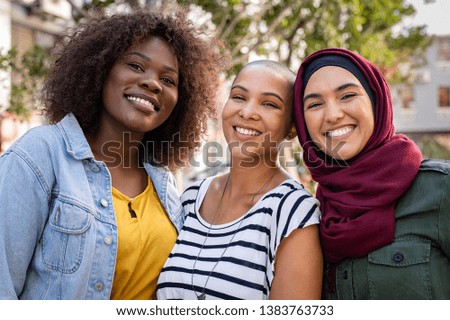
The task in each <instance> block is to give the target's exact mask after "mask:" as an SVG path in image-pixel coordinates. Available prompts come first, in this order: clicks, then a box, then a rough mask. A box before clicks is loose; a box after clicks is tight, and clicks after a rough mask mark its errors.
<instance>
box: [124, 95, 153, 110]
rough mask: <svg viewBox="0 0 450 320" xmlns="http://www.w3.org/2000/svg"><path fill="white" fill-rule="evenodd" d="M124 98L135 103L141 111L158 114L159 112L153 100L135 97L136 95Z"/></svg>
mask: <svg viewBox="0 0 450 320" xmlns="http://www.w3.org/2000/svg"><path fill="white" fill-rule="evenodd" d="M125 98H127V99H128V100H129V101H132V102H134V103H136V104H137V105H138V106H141V108H140V109H142V111H146V112H148V111H156V112H158V111H159V110H160V107H159V105H158V102H157V101H156V100H155V99H152V98H150V97H145V96H137V95H125Z"/></svg>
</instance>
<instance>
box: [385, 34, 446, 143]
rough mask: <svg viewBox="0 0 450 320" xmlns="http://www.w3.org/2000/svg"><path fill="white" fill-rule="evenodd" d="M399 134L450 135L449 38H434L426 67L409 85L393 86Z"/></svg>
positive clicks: (421, 69)
mask: <svg viewBox="0 0 450 320" xmlns="http://www.w3.org/2000/svg"><path fill="white" fill-rule="evenodd" d="M392 94H393V99H394V122H395V126H396V131H397V132H400V133H405V134H408V135H409V136H411V137H413V138H415V139H417V138H420V137H421V136H423V135H442V134H450V35H448V36H435V37H434V41H433V43H432V45H431V46H430V47H429V48H428V50H427V52H426V64H425V65H424V66H422V67H420V68H418V69H417V70H415V71H414V73H413V81H412V82H411V83H409V84H404V85H400V86H393V90H392Z"/></svg>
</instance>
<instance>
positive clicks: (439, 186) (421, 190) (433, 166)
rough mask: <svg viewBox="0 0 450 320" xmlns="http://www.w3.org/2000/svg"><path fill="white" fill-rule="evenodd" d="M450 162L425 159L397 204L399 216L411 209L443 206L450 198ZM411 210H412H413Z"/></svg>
mask: <svg viewBox="0 0 450 320" xmlns="http://www.w3.org/2000/svg"><path fill="white" fill-rule="evenodd" d="M449 188H450V162H449V161H446V160H431V159H428V160H424V161H423V162H422V164H421V166H420V169H419V172H418V174H417V176H416V178H415V179H414V181H413V183H412V184H411V186H410V187H409V189H408V191H407V192H406V193H405V194H404V195H403V196H402V198H400V200H399V202H398V205H397V213H396V214H397V217H398V216H401V215H403V214H404V212H410V211H411V210H412V211H414V212H416V211H418V210H419V211H421V210H422V211H423V212H427V211H429V210H430V208H435V209H436V210H437V209H438V208H439V207H440V206H442V201H443V200H445V199H446V198H449V199H450V197H448V196H447V194H448V193H449V192H450V191H449ZM412 211H411V212H412Z"/></svg>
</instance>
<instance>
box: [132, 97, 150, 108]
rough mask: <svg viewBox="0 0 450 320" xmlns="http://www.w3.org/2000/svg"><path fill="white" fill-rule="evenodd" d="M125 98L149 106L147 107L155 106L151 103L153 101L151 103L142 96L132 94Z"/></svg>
mask: <svg viewBox="0 0 450 320" xmlns="http://www.w3.org/2000/svg"><path fill="white" fill-rule="evenodd" d="M127 99H128V100H131V101H136V102H138V103H141V104H144V105H146V106H149V107H152V108H155V106H154V105H153V103H151V102H150V101H147V100H145V99H142V98H138V97H133V96H127Z"/></svg>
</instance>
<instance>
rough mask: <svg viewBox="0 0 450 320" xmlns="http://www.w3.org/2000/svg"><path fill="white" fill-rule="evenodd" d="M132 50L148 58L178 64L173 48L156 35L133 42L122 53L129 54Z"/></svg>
mask: <svg viewBox="0 0 450 320" xmlns="http://www.w3.org/2000/svg"><path fill="white" fill-rule="evenodd" d="M133 52H139V53H143V54H145V55H146V56H148V57H149V58H153V59H156V58H158V59H160V60H162V61H165V62H166V63H168V64H173V65H177V66H178V59H177V56H176V54H175V50H174V49H173V48H172V46H171V45H170V44H169V43H168V42H167V41H166V40H164V39H163V38H161V37H158V36H149V37H147V38H145V39H143V40H141V41H139V42H135V43H133V44H132V45H131V46H130V47H129V48H128V49H127V50H126V51H125V52H124V55H129V54H132V53H133Z"/></svg>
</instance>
